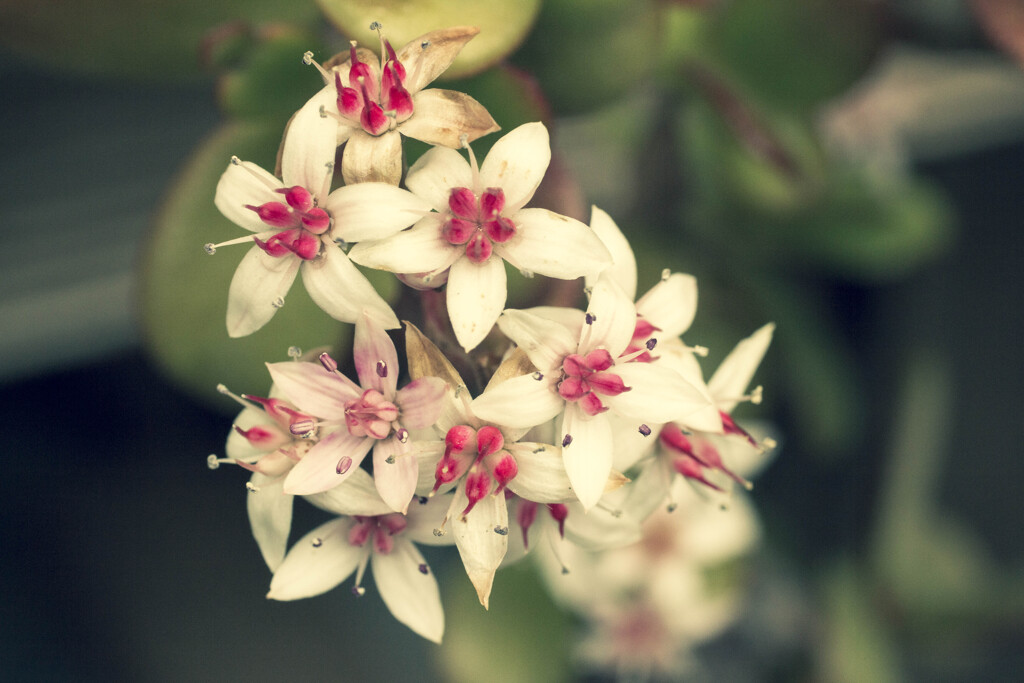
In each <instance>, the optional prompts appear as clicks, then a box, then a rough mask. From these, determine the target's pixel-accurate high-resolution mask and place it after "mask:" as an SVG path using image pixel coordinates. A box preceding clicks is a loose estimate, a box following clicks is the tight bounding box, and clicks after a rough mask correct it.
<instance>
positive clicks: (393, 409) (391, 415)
mask: <svg viewBox="0 0 1024 683" xmlns="http://www.w3.org/2000/svg"><path fill="white" fill-rule="evenodd" d="M397 419H398V407H397V406H396V405H395V404H394V403H392V402H391V401H388V400H386V399H385V398H384V395H383V394H382V393H380V392H379V391H377V390H376V389H367V390H366V391H364V392H363V395H362V396H360V397H359V398H356V399H352V400H351V401H348V402H347V403H345V424H346V426H348V432H349V434H351V435H352V436H362V437H370V438H371V439H384V438H387V436H388V434H390V433H391V423H393V422H394V421H395V420H397Z"/></svg>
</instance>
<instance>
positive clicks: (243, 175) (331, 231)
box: [206, 112, 430, 337]
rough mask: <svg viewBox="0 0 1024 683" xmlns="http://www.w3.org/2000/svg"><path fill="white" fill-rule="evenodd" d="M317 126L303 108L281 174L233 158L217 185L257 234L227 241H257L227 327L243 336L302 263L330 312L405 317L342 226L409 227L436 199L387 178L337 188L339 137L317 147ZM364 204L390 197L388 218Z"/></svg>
mask: <svg viewBox="0 0 1024 683" xmlns="http://www.w3.org/2000/svg"><path fill="white" fill-rule="evenodd" d="M318 126H322V124H320V123H319V115H315V114H310V113H309V112H299V114H298V115H297V116H296V117H295V118H294V119H293V120H292V122H291V125H290V126H289V128H288V132H287V134H286V136H285V140H284V147H283V151H282V157H281V176H282V179H281V180H278V179H277V178H275V177H274V176H273V175H272V174H270V173H268V172H267V171H264V170H263V169H262V168H260V167H259V166H257V165H256V164H253V163H251V162H248V161H241V160H239V159H238V158H237V157H234V158H232V160H231V163H230V164H229V165H228V168H227V170H226V171H224V174H223V175H222V176H221V178H220V182H219V183H217V192H216V195H215V197H214V202H215V203H216V205H217V208H218V209H220V211H221V213H223V214H224V215H225V216H226V217H227V218H229V219H230V220H232V221H233V222H234V223H236V224H237V225H239V226H241V227H243V228H245V229H246V230H249V231H251V232H252V233H254V234H253V235H252V236H246V237H242V238H239V239H236V240H231V241H229V242H225V243H223V244H207V245H206V251H207V253H210V254H212V253H214V252H215V251H216V249H217V247H219V246H224V245H227V244H236V243H250V242H252V243H254V245H253V247H252V248H251V249H250V250H249V252H248V253H247V254H246V255H245V257H244V258H243V259H242V262H241V263H240V264H239V265H238V270H236V271H235V276H234V278H232V280H231V287H230V289H229V291H228V312H227V327H228V334H230V335H231V336H232V337H243V336H245V335H248V334H251V333H253V332H255V331H256V330H258V329H259V328H261V327H263V325H265V324H266V323H267V322H268V321H269V320H270V319H271V318H272V317H273V316H274V313H276V312H277V309H278V308H280V307H281V306H282V305H284V297H285V295H286V294H287V293H288V290H289V289H290V288H291V285H292V282H293V281H294V280H295V276H296V275H297V274H298V273H299V271H300V270H301V272H302V280H303V283H304V284H305V286H306V291H308V292H309V295H310V297H311V298H312V299H313V301H314V302H316V304H317V305H318V306H320V308H322V309H323V310H324V311H325V312H326V313H327V314H328V315H330V316H331V317H333V318H336V319H338V320H342V321H344V322H355V321H356V320H357V319H358V318H359V317H360V316H361V315H362V312H363V311H364V310H365V311H366V312H367V313H368V314H369V315H371V316H373V317H375V318H376V319H377V320H378V321H380V323H381V324H382V325H384V327H386V328H394V327H398V319H397V318H396V317H395V314H394V313H393V312H392V311H391V307H390V306H388V304H387V302H385V301H384V300H383V299H382V298H381V297H380V295H379V294H377V292H376V291H375V290H374V288H373V286H372V285H371V284H370V282H369V281H368V280H367V279H366V278H365V277H364V276H363V274H362V273H360V272H359V271H358V270H357V269H356V267H355V266H354V265H352V263H351V262H350V261H349V260H348V257H347V256H346V255H345V252H343V251H342V250H341V249H340V248H339V247H338V246H337V244H335V239H336V238H337V236H338V231H339V227H340V226H344V227H345V229H346V231H347V234H349V235H362V236H368V237H372V238H374V239H378V238H381V237H384V236H387V235H390V234H392V233H394V232H397V231H398V230H402V229H403V228H406V227H408V226H409V225H411V224H412V223H414V222H415V221H416V220H418V219H419V218H420V217H421V216H422V215H423V213H424V212H425V211H427V210H429V208H430V206H429V205H428V204H426V203H425V202H423V201H422V200H420V199H418V198H416V197H414V196H412V195H410V194H409V193H408V192H403V191H401V190H399V189H398V188H396V187H392V186H390V185H387V184H384V183H367V184H365V185H361V186H359V187H358V188H354V187H341V188H338V189H337V190H335V191H334V192H331V193H330V194H328V191H329V190H330V184H331V178H332V175H333V168H334V149H335V148H334V144H333V142H331V141H327V142H326V144H324V143H323V141H321V144H313V142H315V140H311V139H310V138H308V137H304V136H303V134H302V131H304V130H306V129H308V128H313V129H316V128H317V127H318ZM364 202H368V203H371V204H373V203H377V204H387V205H388V206H389V207H390V211H389V212H388V213H387V215H386V216H381V215H376V214H373V213H370V212H367V211H363V210H362V207H363V205H364Z"/></svg>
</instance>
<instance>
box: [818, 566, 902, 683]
mask: <svg viewBox="0 0 1024 683" xmlns="http://www.w3.org/2000/svg"><path fill="white" fill-rule="evenodd" d="M822 589H823V592H824V608H825V618H826V619H827V621H828V623H827V629H825V643H824V646H823V647H821V648H820V649H819V653H820V660H819V667H820V668H821V670H820V671H819V672H818V674H819V677H820V679H821V680H826V681H834V683H862V682H863V681H870V682H871V683H890V682H892V683H897V681H902V680H904V677H903V674H902V671H901V668H900V662H899V657H898V654H897V650H896V647H895V645H894V639H893V637H892V634H890V633H889V627H888V625H887V624H886V623H885V622H884V621H883V620H882V619H881V617H880V616H879V613H878V611H877V609H876V608H875V603H874V601H873V600H872V595H871V593H870V591H869V589H868V588H867V587H866V586H865V585H864V580H863V573H862V572H860V571H858V568H857V567H856V566H855V565H854V564H853V562H852V561H849V560H844V561H841V562H840V563H839V565H838V566H836V567H834V568H833V569H832V570H830V571H829V572H828V573H826V575H825V578H824V581H823V586H822Z"/></svg>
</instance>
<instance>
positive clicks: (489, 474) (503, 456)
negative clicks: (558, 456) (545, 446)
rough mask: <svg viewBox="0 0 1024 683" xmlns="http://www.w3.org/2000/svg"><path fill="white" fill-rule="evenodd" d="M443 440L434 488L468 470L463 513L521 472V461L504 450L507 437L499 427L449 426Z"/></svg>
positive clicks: (497, 491)
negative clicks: (476, 428) (517, 461)
mask: <svg viewBox="0 0 1024 683" xmlns="http://www.w3.org/2000/svg"><path fill="white" fill-rule="evenodd" d="M444 443H445V448H444V455H443V456H442V457H441V460H439V461H438V463H437V468H436V469H435V470H434V491H437V490H438V489H439V488H441V485H442V484H449V483H451V482H453V481H455V480H456V479H458V478H459V477H461V476H462V475H464V474H465V475H466V481H465V486H466V497H467V498H468V499H469V504H468V505H467V506H466V509H465V510H463V511H462V514H463V515H465V514H468V513H469V511H470V510H472V509H473V507H474V506H475V505H476V504H477V503H478V502H479V501H480V500H482V499H483V498H484V496H486V495H487V494H489V493H491V492H492V491H493V493H494V495H498V494H499V493H501V492H502V491H504V490H505V486H507V485H508V483H509V482H510V481H512V480H513V479H515V478H516V475H517V474H519V465H518V463H516V459H515V457H513V456H512V454H511V453H509V452H508V451H507V450H505V437H504V436H502V434H501V431H500V430H499V429H498V428H497V427H491V426H489V425H488V426H486V427H481V428H480V429H479V430H474V429H473V428H472V427H470V426H468V425H457V426H455V427H452V428H451V429H449V430H448V433H447V434H446V435H445V439H444ZM474 451H475V452H474Z"/></svg>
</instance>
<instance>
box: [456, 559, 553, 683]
mask: <svg viewBox="0 0 1024 683" xmlns="http://www.w3.org/2000/svg"><path fill="white" fill-rule="evenodd" d="M453 578H456V579H457V580H454V581H452V582H450V584H449V585H450V586H452V589H451V590H449V591H448V592H447V594H446V595H445V612H446V614H448V616H449V618H448V622H447V627H446V630H445V636H444V644H443V646H442V648H441V656H440V664H441V667H442V670H443V672H444V676H443V680H446V681H452V682H453V683H478V682H479V681H482V680H489V681H501V682H502V683H517V682H520V681H521V682H522V683H561V682H562V681H567V680H570V676H569V671H570V670H569V656H570V650H571V640H570V623H569V619H568V617H566V616H565V615H564V614H562V613H561V612H559V611H558V610H557V609H556V608H555V606H554V605H553V604H552V603H551V600H550V598H548V595H547V593H546V592H545V590H544V588H543V586H542V585H541V584H540V582H539V581H538V579H537V575H536V572H535V571H534V570H533V569H532V567H531V566H530V563H529V562H520V563H518V564H516V565H513V566H511V567H508V568H507V569H502V570H501V571H500V572H498V575H497V577H496V578H495V581H494V590H493V591H492V593H491V600H490V603H491V609H490V610H489V611H488V610H485V609H484V608H483V607H482V606H481V605H480V602H479V601H478V600H477V596H476V592H475V591H474V590H473V587H472V585H471V584H470V583H469V580H468V579H466V577H465V576H460V577H453Z"/></svg>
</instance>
